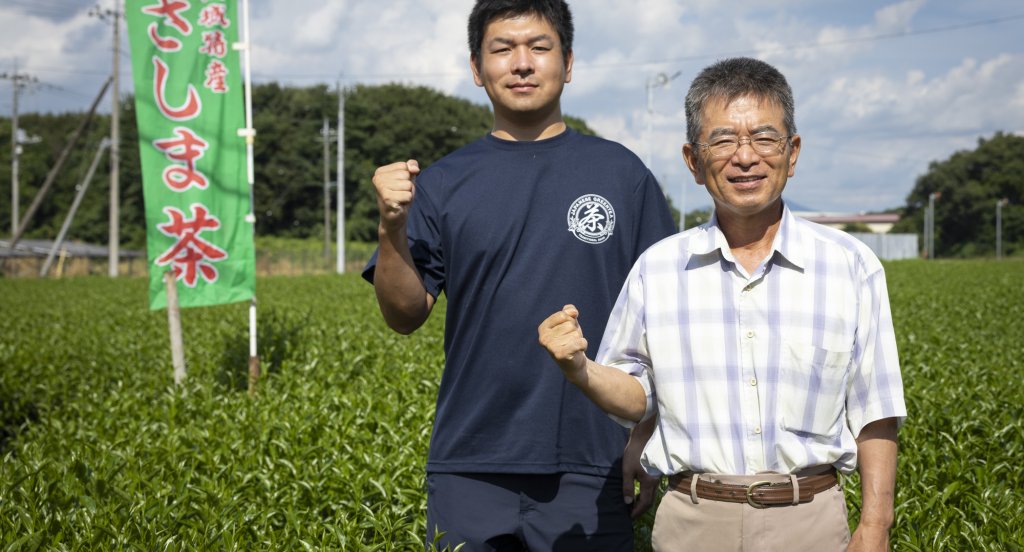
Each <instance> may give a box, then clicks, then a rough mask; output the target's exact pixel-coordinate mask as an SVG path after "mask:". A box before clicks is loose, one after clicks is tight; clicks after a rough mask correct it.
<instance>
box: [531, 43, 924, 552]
mask: <svg viewBox="0 0 1024 552" xmlns="http://www.w3.org/2000/svg"><path fill="white" fill-rule="evenodd" d="M793 111H794V108H793V94H792V91H791V90H790V87H789V85H788V84H787V83H786V80H785V78H784V77H783V76H782V74H781V73H779V72H778V71H777V70H776V69H775V68H774V67H772V66H770V65H768V64H766V63H764V62H761V61H757V60H753V59H743V58H740V59H731V60H726V61H723V62H719V63H717V64H715V65H712V66H710V67H708V68H706V69H705V70H704V71H703V72H702V73H701V74H700V75H698V76H697V78H696V79H695V80H694V82H693V84H692V85H691V87H690V90H689V92H688V94H687V97H686V120H687V139H688V140H689V142H688V143H687V144H686V145H685V146H683V155H684V157H685V159H686V164H687V165H688V166H689V168H690V171H691V172H692V173H693V176H694V179H695V180H696V182H697V183H698V184H700V185H702V186H704V187H705V188H706V189H707V191H708V193H709V194H710V195H711V198H712V200H713V201H714V204H715V215H714V217H712V220H711V221H710V222H709V223H707V224H706V225H704V226H701V227H699V228H694V229H691V230H689V231H687V232H684V233H682V234H678V235H676V236H673V237H671V238H668V239H666V240H664V241H662V242H660V243H658V244H656V245H654V246H653V247H651V248H650V249H649V250H647V252H645V253H644V254H643V255H642V256H641V257H640V259H639V260H638V261H637V263H636V265H635V266H634V267H633V270H632V271H631V272H630V274H629V276H628V278H627V279H626V284H625V286H623V288H622V292H621V294H620V295H619V298H618V300H617V302H616V305H615V309H614V311H613V313H612V316H611V318H610V319H609V322H608V326H607V329H606V330H605V333H604V339H603V340H602V342H601V348H600V351H599V352H598V355H597V361H598V362H594V361H591V360H588V358H587V354H586V340H585V339H584V337H583V336H584V335H585V334H586V332H587V329H586V328H583V329H582V330H581V328H580V325H579V324H578V323H577V317H578V316H586V315H587V312H586V310H584V309H582V308H579V309H577V308H576V307H574V306H573V305H566V306H565V307H564V308H563V309H562V311H560V312H557V313H555V314H553V315H552V316H550V317H549V318H548V319H546V320H545V321H544V322H543V323H542V324H541V326H540V328H539V333H540V340H541V343H542V344H543V345H544V346H545V347H546V348H547V349H548V351H549V352H550V354H551V355H552V356H553V357H554V358H555V360H556V361H557V362H558V364H559V366H560V367H561V369H562V371H563V373H564V375H565V377H566V378H567V379H568V380H569V381H571V382H573V383H574V384H576V385H577V386H578V387H579V388H580V389H581V390H583V391H584V393H586V394H587V396H588V397H590V398H591V399H592V400H593V401H594V402H595V403H596V404H598V405H599V406H600V407H601V408H602V409H604V410H605V411H607V412H608V413H610V414H612V415H613V416H614V417H617V418H619V419H620V420H622V421H623V423H624V425H627V426H628V425H629V424H631V423H634V422H638V421H640V420H645V419H647V418H650V417H651V416H652V414H654V413H655V412H656V414H657V420H658V422H657V427H656V429H655V432H654V435H653V436H652V437H651V439H650V440H649V442H648V443H647V446H646V448H645V449H644V453H643V456H642V462H643V464H644V466H645V467H646V468H647V469H648V471H649V472H651V473H655V474H663V475H668V476H671V477H670V479H669V485H670V490H669V492H668V493H667V494H666V495H665V497H664V498H663V500H662V502H661V506H660V508H659V511H658V515H657V518H656V520H655V525H654V533H653V544H654V547H655V550H659V551H668V550H722V551H740V550H743V551H747V550H757V551H764V550H778V551H798V550H814V551H822V550H847V544H849V550H858V551H860V550H877V551H884V550H886V548H887V545H888V530H889V527H890V526H891V525H892V522H893V495H894V487H895V479H896V429H897V426H898V424H899V423H900V421H901V420H902V419H903V418H904V417H905V416H906V407H905V405H904V401H903V385H902V381H901V376H900V369H899V362H898V358H897V355H896V340H895V335H894V331H893V325H892V319H891V317H890V313H889V300H888V296H887V292H886V285H885V274H884V273H883V271H882V266H881V264H880V263H879V262H878V259H877V258H876V257H875V255H874V254H873V253H872V252H871V250H870V249H868V248H867V247H866V246H865V245H864V244H862V243H861V242H859V241H857V240H855V239H853V238H851V237H850V236H848V235H846V234H844V233H842V232H839V231H837V230H832V229H830V228H827V227H824V226H819V225H816V224H813V223H810V222H807V221H805V220H803V219H799V218H796V217H795V216H793V214H792V213H790V211H789V210H788V208H786V206H785V204H784V203H783V201H782V190H783V189H784V188H785V186H786V181H787V179H788V178H789V177H791V176H793V174H794V172H795V169H796V162H797V157H798V156H799V154H800V136H799V135H798V134H797V133H796V124H795V122H794V117H793ZM567 269H568V270H572V268H571V267H567ZM581 313H582V314H581ZM855 469H859V471H860V475H861V488H862V495H863V505H862V507H861V516H860V525H859V526H858V527H857V530H856V531H855V532H854V533H853V537H852V541H851V537H850V533H849V529H848V526H847V519H846V508H845V502H844V498H843V494H842V491H841V489H840V487H839V486H838V483H837V479H836V470H838V471H840V472H843V473H850V472H852V471H854V470H855Z"/></svg>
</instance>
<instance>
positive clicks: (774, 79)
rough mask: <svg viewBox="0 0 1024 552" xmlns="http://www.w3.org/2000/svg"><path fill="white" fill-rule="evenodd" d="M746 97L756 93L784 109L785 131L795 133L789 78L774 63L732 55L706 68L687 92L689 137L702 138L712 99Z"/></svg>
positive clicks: (692, 140) (755, 95) (687, 134)
mask: <svg viewBox="0 0 1024 552" xmlns="http://www.w3.org/2000/svg"><path fill="white" fill-rule="evenodd" d="M743 96H753V97H755V98H758V99H759V100H761V101H769V102H772V103H774V104H776V105H778V106H779V107H781V108H782V112H783V116H782V122H783V124H785V125H786V132H787V133H788V134H789V135H790V136H792V135H794V134H796V121H795V120H794V116H793V110H794V107H793V90H792V89H791V88H790V87H789V83H787V82H786V77H784V76H782V73H780V72H779V70H778V69H776V68H775V67H772V66H771V65H769V64H767V63H765V62H763V61H761V60H758V59H752V58H731V59H726V60H722V61H718V62H716V63H714V64H713V65H709V66H708V67H705V68H704V70H703V71H701V72H700V74H699V75H697V78H695V79H693V83H692V84H690V91H689V92H687V93H686V140H687V141H689V142H690V143H691V144H694V143H697V142H699V141H700V133H701V124H702V121H701V118H702V117H703V115H704V108H705V107H706V106H707V104H708V103H709V102H712V101H722V100H724V101H725V102H726V103H729V102H731V101H733V100H735V99H737V98H740V97H743Z"/></svg>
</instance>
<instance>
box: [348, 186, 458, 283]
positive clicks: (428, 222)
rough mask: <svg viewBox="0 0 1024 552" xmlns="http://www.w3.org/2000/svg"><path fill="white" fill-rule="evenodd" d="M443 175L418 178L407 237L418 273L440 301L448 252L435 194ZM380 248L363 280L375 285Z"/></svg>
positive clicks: (364, 273)
mask: <svg viewBox="0 0 1024 552" xmlns="http://www.w3.org/2000/svg"><path fill="white" fill-rule="evenodd" d="M440 179H441V172H440V171H439V170H434V171H424V172H423V173H421V174H420V175H419V176H418V177H417V178H416V196H415V198H414V199H413V202H412V207H411V208H410V209H409V218H408V221H407V222H406V234H407V235H408V238H409V252H410V253H411V254H412V260H413V263H414V264H415V265H416V270H417V271H418V272H419V273H420V278H422V279H423V287H424V288H425V289H426V290H427V293H429V294H431V295H433V296H434V298H435V299H436V298H437V296H438V295H440V294H441V292H442V291H443V290H444V287H445V270H444V248H443V247H442V243H441V232H440V226H439V220H440V218H439V214H438V210H437V208H436V206H437V203H436V201H435V198H434V197H433V194H435V193H436V190H437V189H438V188H439V184H440ZM379 253H380V247H379V246H378V248H377V250H376V251H374V252H373V255H372V256H371V257H370V260H369V262H367V263H366V267H364V268H363V274H362V276H363V279H364V280H366V281H367V282H370V283H371V284H372V283H373V278H374V274H375V271H376V268H377V255H378V254H379Z"/></svg>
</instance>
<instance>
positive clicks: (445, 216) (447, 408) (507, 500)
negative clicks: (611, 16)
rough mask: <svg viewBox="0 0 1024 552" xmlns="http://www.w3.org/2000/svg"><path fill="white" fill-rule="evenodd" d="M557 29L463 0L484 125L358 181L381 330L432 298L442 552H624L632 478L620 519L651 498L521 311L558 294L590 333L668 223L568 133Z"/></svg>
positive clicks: (597, 149) (646, 182)
mask: <svg viewBox="0 0 1024 552" xmlns="http://www.w3.org/2000/svg"><path fill="white" fill-rule="evenodd" d="M572 33H573V28H572V18H571V14H570V12H569V8H568V6H567V5H566V4H565V2H564V1H561V0H478V1H477V3H476V5H475V7H474V9H473V12H472V14H471V15H470V18H469V46H470V69H471V70H472V72H473V79H474V81H475V82H476V84H477V85H478V86H481V87H483V88H484V90H485V91H486V92H487V95H488V97H489V98H490V100H491V103H492V106H493V111H494V128H493V130H492V132H491V133H490V134H489V135H487V136H484V137H483V138H481V139H479V140H477V141H475V142H473V143H471V144H469V145H467V146H465V147H464V148H462V149H460V150H458V151H456V152H454V153H452V154H450V155H448V156H446V157H445V158H443V159H441V160H440V161H438V162H437V163H435V164H434V165H433V166H431V167H429V168H427V169H425V170H423V171H422V172H421V170H420V167H419V165H418V163H417V162H416V161H415V160H408V161H404V162H398V163H394V164H391V165H387V166H384V167H380V168H379V169H378V170H377V172H376V174H375V175H374V178H373V181H374V186H375V187H376V190H377V194H378V207H379V209H380V217H381V219H380V227H379V234H380V247H379V249H378V252H377V254H376V255H375V257H374V258H373V259H372V260H371V261H370V264H369V265H368V266H367V268H366V271H365V272H364V276H365V277H366V278H367V279H368V280H370V281H371V282H373V284H374V287H375V289H376V293H377V299H378V302H379V305H380V309H381V313H382V314H383V316H384V318H385V320H386V321H387V323H388V325H389V326H391V327H392V328H393V329H395V330H396V331H399V332H401V333H410V332H413V331H415V330H416V329H417V328H418V327H419V326H420V325H421V324H423V322H424V321H425V320H426V319H427V317H428V316H429V315H430V312H431V309H432V308H433V306H434V303H435V301H436V299H437V297H438V295H439V294H440V293H441V292H442V291H443V292H444V293H445V294H446V296H447V300H448V305H447V318H446V325H445V345H444V347H445V354H446V361H445V370H444V374H443V376H442V379H441V386H440V390H439V394H438V400H437V412H436V418H435V422H434V432H433V435H432V436H431V444H430V453H429V458H428V461H427V531H428V535H427V540H428V542H433V540H434V537H435V534H437V533H443V534H444V535H443V537H441V538H440V546H441V547H444V546H446V545H451V546H452V547H454V546H456V545H458V544H459V543H465V547H464V548H463V550H465V551H476V550H527V549H528V550H587V551H595V550H596V551H601V550H609V551H616V552H617V551H622V550H631V549H632V523H631V521H630V507H629V505H628V504H629V503H630V502H632V501H633V499H634V496H633V494H634V491H633V484H634V478H635V477H644V479H643V480H642V481H641V487H642V492H641V496H640V499H639V500H638V501H637V504H636V505H635V508H634V511H635V513H639V512H640V511H642V510H644V509H646V507H647V506H649V505H650V503H651V500H652V493H653V487H654V485H655V480H654V479H652V478H648V477H645V476H643V473H642V469H640V467H639V446H636V447H634V448H635V451H634V452H633V454H632V455H630V454H627V455H626V457H627V461H626V462H623V460H622V459H623V447H624V446H625V445H626V443H627V433H626V432H625V430H624V429H623V428H621V427H619V426H618V425H617V424H615V423H614V422H612V421H611V420H609V419H608V418H607V416H605V415H604V414H603V413H602V412H601V411H600V410H599V409H597V408H596V407H595V406H594V405H593V404H591V403H590V402H589V401H588V400H587V399H586V397H585V396H584V395H583V394H582V393H580V392H579V390H578V389H576V388H575V387H573V386H571V385H567V384H566V382H565V380H564V379H563V378H562V377H561V376H559V375H558V374H557V372H552V371H551V370H550V369H549V368H550V366H549V364H550V362H551V361H550V359H549V358H548V356H547V355H546V354H545V353H544V351H543V350H541V349H539V348H537V347H536V346H535V343H536V342H535V339H536V338H535V336H534V334H533V328H534V325H535V324H536V320H538V319H539V318H540V317H542V316H544V315H545V314H546V313H548V312H551V310H552V309H555V308H558V306H560V305H562V304H563V302H564V301H565V299H564V298H565V297H571V298H573V301H577V302H580V303H583V304H585V305H587V307H586V308H587V309H588V310H590V311H591V312H593V313H594V315H593V318H592V319H591V321H590V322H589V323H592V324H594V326H593V327H591V329H592V330H594V331H597V330H598V329H599V328H600V327H601V325H603V324H604V321H605V320H606V319H607V315H608V314H609V313H610V311H611V307H612V305H613V303H614V300H615V296H616V294H617V293H618V289H619V288H620V287H621V285H622V282H623V281H624V280H625V276H626V274H627V273H628V271H629V267H630V266H631V265H632V263H633V262H634V261H635V260H636V258H637V257H638V256H639V255H640V253H641V252H642V251H643V250H644V249H646V248H647V247H648V246H649V245H651V244H652V243H654V242H656V241H658V240H660V239H662V238H664V237H665V236H668V235H670V234H671V233H672V232H673V230H674V227H673V223H672V220H671V216H670V214H669V212H668V208H667V205H666V203H665V200H664V196H663V195H662V192H661V190H660V188H659V187H658V185H657V182H656V181H655V180H654V178H653V176H652V175H651V173H650V171H648V170H647V169H646V167H644V165H643V164H642V163H641V162H640V161H639V159H637V157H636V156H635V155H633V154H632V153H630V152H629V151H628V150H626V149H625V148H624V147H622V146H620V145H618V144H615V143H612V142H609V141H606V140H602V139H598V138H593V137H587V136H583V135H581V134H578V133H576V132H575V131H573V130H571V129H569V128H567V127H566V125H565V122H564V121H563V119H562V112H561V106H560V97H561V93H562V89H563V87H564V85H565V84H566V83H568V82H569V81H570V80H571V77H572V61H573V53H572ZM567 266H571V267H573V268H574V270H576V271H577V274H579V275H583V278H578V277H575V276H574V277H572V278H569V277H563V276H561V275H562V274H563V272H564V269H565V267H567ZM585 324H587V323H586V322H585ZM645 429H646V430H647V431H648V435H649V431H651V430H652V429H653V425H649V426H648V427H647V428H645ZM644 441H646V436H643V438H642V439H641V440H640V441H639V443H640V444H642V443H643V442H644ZM630 459H632V462H630V461H629V460H630Z"/></svg>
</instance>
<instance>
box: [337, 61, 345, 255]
mask: <svg viewBox="0 0 1024 552" xmlns="http://www.w3.org/2000/svg"><path fill="white" fill-rule="evenodd" d="M336 87H337V89H338V133H337V134H338V169H337V177H336V185H337V186H338V189H337V196H338V207H337V209H338V215H337V217H338V228H337V232H335V234H336V235H337V241H338V259H337V263H336V265H335V270H336V271H337V273H338V274H344V273H345V91H344V90H343V89H342V88H341V81H340V80H339V81H338V82H337V83H336Z"/></svg>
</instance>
